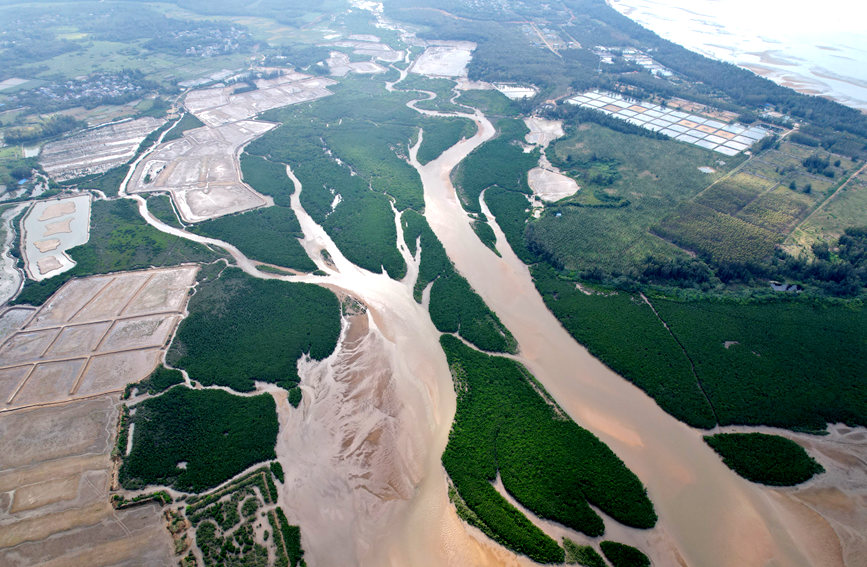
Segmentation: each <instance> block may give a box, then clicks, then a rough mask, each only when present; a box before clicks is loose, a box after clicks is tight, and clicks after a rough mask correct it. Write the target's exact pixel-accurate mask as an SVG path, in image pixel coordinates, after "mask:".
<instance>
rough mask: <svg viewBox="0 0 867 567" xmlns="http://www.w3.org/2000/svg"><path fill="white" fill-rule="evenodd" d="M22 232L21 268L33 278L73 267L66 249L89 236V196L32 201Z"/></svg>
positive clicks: (41, 277)
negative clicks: (22, 257)
mask: <svg viewBox="0 0 867 567" xmlns="http://www.w3.org/2000/svg"><path fill="white" fill-rule="evenodd" d="M23 225H24V230H23V231H22V233H21V240H22V246H21V250H22V252H23V254H24V267H25V269H26V270H27V275H28V276H29V277H30V278H31V279H33V280H36V281H40V280H44V279H46V278H50V277H53V276H56V275H57V274H61V273H63V272H65V271H67V270H70V269H72V267H73V266H75V262H73V261H72V259H71V258H70V257H69V256H67V255H66V251H67V250H69V249H70V248H73V247H75V246H79V245H81V244H85V243H87V241H88V240H89V238H90V196H89V195H82V196H79V197H70V198H67V199H52V200H50V201H39V202H38V203H36V204H34V205H33V207H32V208H31V209H30V212H28V213H27V216H26V217H24V222H23Z"/></svg>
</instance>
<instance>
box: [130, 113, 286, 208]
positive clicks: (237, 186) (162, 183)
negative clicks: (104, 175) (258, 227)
mask: <svg viewBox="0 0 867 567" xmlns="http://www.w3.org/2000/svg"><path fill="white" fill-rule="evenodd" d="M273 127H274V124H271V123H268V122H256V121H253V120H241V121H239V122H234V123H232V124H224V125H222V126H217V127H207V126H206V127H203V128H196V129H194V130H190V131H189V132H186V133H184V136H183V138H180V139H178V140H173V141H171V142H168V143H166V144H163V145H161V146H160V147H159V148H157V149H156V150H155V151H154V152H153V153H151V154H150V155H149V156H148V157H147V158H146V159H144V160H142V163H141V164H140V165H139V167H138V168H137V169H136V171H135V173H134V174H133V176H132V179H131V180H130V185H129V190H130V191H131V192H133V193H144V192H152V191H165V192H168V193H171V195H172V199H173V200H174V202H175V206H176V207H177V209H178V211H179V212H180V214H181V217H182V218H183V219H184V220H185V221H186V222H199V221H203V220H207V219H210V218H215V217H219V216H222V215H227V214H231V213H237V212H240V211H246V210H249V209H255V208H257V207H263V206H266V205H268V204H270V201H269V200H268V199H266V198H265V197H263V196H262V195H260V194H258V193H256V192H255V191H253V190H252V189H250V187H249V186H247V185H245V184H244V183H243V182H242V181H241V173H240V166H239V165H238V153H239V152H240V150H241V147H243V146H244V145H245V144H247V143H248V142H249V141H250V140H252V139H254V138H256V137H257V136H260V135H262V134H264V133H265V132H267V131H268V130H270V129H271V128H273Z"/></svg>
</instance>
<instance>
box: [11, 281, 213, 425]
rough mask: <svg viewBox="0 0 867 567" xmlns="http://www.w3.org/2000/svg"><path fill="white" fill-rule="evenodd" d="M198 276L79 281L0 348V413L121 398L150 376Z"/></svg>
mask: <svg viewBox="0 0 867 567" xmlns="http://www.w3.org/2000/svg"><path fill="white" fill-rule="evenodd" d="M197 271H198V268H197V267H196V266H183V267H179V268H170V269H157V270H147V271H140V272H126V273H117V274H112V275H108V276H105V275H104V276H94V277H90V278H83V279H74V280H72V281H70V282H68V283H67V284H66V285H65V286H63V287H62V288H61V289H60V290H59V291H58V292H57V293H56V294H54V296H53V297H52V298H50V299H49V300H48V301H47V302H46V303H45V305H44V306H43V307H42V308H40V309H39V310H37V311H36V312H35V313H33V315H32V316H31V317H29V318H28V319H27V320H26V321H25V322H24V324H23V325H22V326H21V327H20V328H19V329H17V330H16V331H15V332H14V333H12V334H10V335H9V336H8V337H7V338H6V339H5V340H4V341H3V343H2V345H0V373H2V382H0V390H2V394H0V398H2V399H0V409H11V408H22V407H28V406H35V405H41V404H45V403H48V402H60V401H67V400H74V399H81V398H89V397H93V396H96V395H100V394H108V393H119V392H121V391H123V389H124V386H126V384H128V383H131V382H137V381H139V380H141V379H142V378H144V377H146V376H148V375H149V374H150V373H151V371H152V370H153V369H154V367H155V366H156V365H157V362H158V361H159V359H160V357H161V356H162V354H163V353H164V352H165V348H166V345H167V343H168V341H169V338H170V337H171V336H172V334H173V333H174V330H175V327H176V326H177V324H178V322H179V321H180V319H181V316H182V314H183V312H184V309H185V306H186V301H187V292H188V290H189V288H190V286H191V285H192V283H193V281H194V279H195V275H196V272H197Z"/></svg>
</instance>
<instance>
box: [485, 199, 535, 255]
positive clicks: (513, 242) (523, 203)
mask: <svg viewBox="0 0 867 567" xmlns="http://www.w3.org/2000/svg"><path fill="white" fill-rule="evenodd" d="M485 204H487V205H488V208H489V209H490V211H491V214H493V215H494V218H495V219H496V221H497V225H498V226H499V227H500V229H501V230H502V231H503V234H504V235H505V236H506V241H507V242H508V243H509V246H510V247H511V248H512V250H513V251H514V252H515V254H516V255H517V256H518V258H520V259H521V260H522V261H524V262H526V263H533V262H535V261H536V259H537V258H536V255H535V253H534V252H531V251H530V249H529V248H528V247H527V239H526V238H525V234H526V231H527V222H528V221H529V219H530V203H529V201H527V195H525V194H524V193H519V192H517V191H507V190H505V189H502V188H500V187H491V188H489V189H487V190H486V191H485Z"/></svg>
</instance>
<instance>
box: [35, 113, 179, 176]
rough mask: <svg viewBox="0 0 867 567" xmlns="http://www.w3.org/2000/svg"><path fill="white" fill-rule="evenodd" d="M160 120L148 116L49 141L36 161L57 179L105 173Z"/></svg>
mask: <svg viewBox="0 0 867 567" xmlns="http://www.w3.org/2000/svg"><path fill="white" fill-rule="evenodd" d="M163 122H164V121H163V120H159V119H156V118H150V117H146V118H138V119H136V120H129V121H126V122H119V123H117V124H108V125H106V126H100V127H99V128H94V129H92V130H88V131H86V132H82V133H80V134H77V135H75V136H71V137H68V138H64V139H62V140H58V141H56V142H49V143H47V144H45V145H44V146H43V147H42V152H41V153H40V154H39V163H41V164H42V168H43V169H44V170H45V172H46V173H47V174H48V175H50V176H51V177H52V178H53V179H57V180H58V181H64V180H66V179H73V178H75V177H82V176H84V175H92V174H96V173H105V172H106V171H108V170H109V169H111V168H113V167H116V166H118V165H122V164H124V163H126V162H127V161H129V159H130V158H132V157H133V156H134V155H135V151H136V149H138V147H139V144H141V143H142V141H143V140H144V139H145V137H147V135H148V134H150V133H151V132H153V131H154V130H156V129H157V128H159V127H160V126H161V125H162V124H163Z"/></svg>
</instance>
